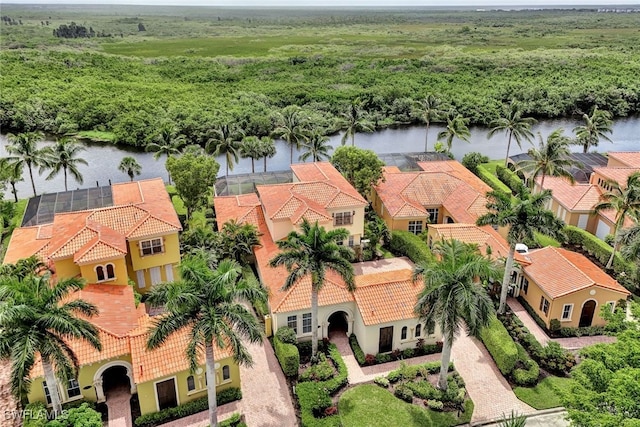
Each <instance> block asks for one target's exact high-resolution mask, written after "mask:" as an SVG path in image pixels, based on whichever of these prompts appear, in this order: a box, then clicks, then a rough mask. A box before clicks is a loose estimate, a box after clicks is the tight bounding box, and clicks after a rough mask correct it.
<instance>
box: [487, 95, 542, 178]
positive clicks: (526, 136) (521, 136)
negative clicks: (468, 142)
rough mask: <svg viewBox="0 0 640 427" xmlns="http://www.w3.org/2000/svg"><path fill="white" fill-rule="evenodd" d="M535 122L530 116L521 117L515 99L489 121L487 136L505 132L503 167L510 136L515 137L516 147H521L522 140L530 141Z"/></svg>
mask: <svg viewBox="0 0 640 427" xmlns="http://www.w3.org/2000/svg"><path fill="white" fill-rule="evenodd" d="M535 122H536V119H534V118H532V117H522V109H521V108H520V105H519V104H518V103H517V102H516V101H515V100H513V101H511V103H510V104H509V107H508V108H505V109H504V115H503V116H502V117H500V118H499V119H497V120H494V121H493V122H491V130H490V131H489V133H488V134H487V138H491V137H493V136H494V135H495V134H496V133H501V132H505V133H506V134H507V137H508V139H507V155H506V156H505V157H504V167H507V162H508V161H509V150H510V149H511V138H515V140H516V143H517V144H518V147H520V148H522V141H523V140H526V141H529V142H531V138H533V133H532V132H531V126H532V125H533V124H534V123H535Z"/></svg>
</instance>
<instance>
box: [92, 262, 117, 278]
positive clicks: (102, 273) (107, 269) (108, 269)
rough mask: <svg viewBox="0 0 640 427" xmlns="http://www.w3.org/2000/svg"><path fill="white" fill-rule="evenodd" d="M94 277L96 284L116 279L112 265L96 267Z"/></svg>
mask: <svg viewBox="0 0 640 427" xmlns="http://www.w3.org/2000/svg"><path fill="white" fill-rule="evenodd" d="M96 277H97V278H98V282H103V281H105V280H111V279H115V278H116V268H115V266H114V265H113V264H107V265H96Z"/></svg>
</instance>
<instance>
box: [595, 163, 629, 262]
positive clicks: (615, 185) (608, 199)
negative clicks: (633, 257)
mask: <svg viewBox="0 0 640 427" xmlns="http://www.w3.org/2000/svg"><path fill="white" fill-rule="evenodd" d="M607 185H609V188H611V190H609V191H607V192H606V193H604V194H603V195H602V201H601V202H600V203H598V204H597V205H595V207H594V208H593V209H594V211H595V212H600V211H602V210H605V209H613V210H615V211H616V223H615V227H614V229H613V235H614V237H615V242H614V244H613V251H612V252H611V257H609V261H607V266H606V268H611V266H612V265H613V259H614V257H615V253H616V251H617V250H618V248H619V247H620V242H619V241H618V240H619V239H618V231H619V230H620V229H622V225H623V224H624V220H625V218H626V217H627V215H629V216H631V217H633V218H635V219H638V217H640V172H635V173H633V174H631V175H629V176H628V177H627V182H626V185H622V184H620V183H619V182H617V181H613V180H607Z"/></svg>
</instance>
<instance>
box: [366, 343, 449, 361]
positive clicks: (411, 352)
mask: <svg viewBox="0 0 640 427" xmlns="http://www.w3.org/2000/svg"><path fill="white" fill-rule="evenodd" d="M360 351H362V350H360ZM440 352H442V341H438V342H436V343H435V344H425V343H424V339H422V338H421V339H419V340H418V341H417V342H416V347H415V348H405V349H404V350H400V349H399V348H396V349H395V350H393V351H392V352H391V353H377V354H376V355H373V354H367V355H365V356H364V363H361V364H360V366H370V365H377V364H380V363H387V362H391V361H394V360H404V359H410V358H412V357H418V356H426V355H428V354H435V353H440ZM354 355H355V351H354ZM356 360H358V356H356ZM359 362H360V361H359V360H358V363H359Z"/></svg>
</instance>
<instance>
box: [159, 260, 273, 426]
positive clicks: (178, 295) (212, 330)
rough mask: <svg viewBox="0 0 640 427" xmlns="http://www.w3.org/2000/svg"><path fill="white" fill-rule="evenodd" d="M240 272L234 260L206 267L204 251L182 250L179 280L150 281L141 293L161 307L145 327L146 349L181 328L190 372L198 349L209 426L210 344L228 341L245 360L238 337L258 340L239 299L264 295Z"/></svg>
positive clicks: (212, 392) (212, 412) (213, 413)
mask: <svg viewBox="0 0 640 427" xmlns="http://www.w3.org/2000/svg"><path fill="white" fill-rule="evenodd" d="M241 272H242V269H241V267H240V265H239V264H238V263H236V262H235V261H229V260H225V261H222V262H220V263H219V264H218V267H217V269H215V270H211V269H210V268H209V266H208V264H207V259H206V258H205V257H195V256H188V257H185V258H184V259H183V260H182V263H181V265H180V277H182V280H181V281H178V282H173V283H162V284H159V285H157V286H155V287H153V288H152V289H151V292H150V293H149V297H148V299H147V304H150V305H152V306H155V307H164V308H165V310H166V314H165V315H164V316H162V317H159V318H158V320H156V321H155V322H154V325H153V328H152V329H151V330H150V333H149V339H148V341H147V347H148V348H149V349H154V348H158V347H160V346H162V345H163V344H164V343H165V342H166V341H167V340H168V339H169V337H170V336H171V335H174V334H176V333H179V332H181V331H187V332H188V334H189V342H188V344H187V347H186V349H185V355H186V357H187V360H189V366H190V369H191V371H192V372H193V371H195V370H196V369H197V368H198V364H199V363H198V359H199V357H198V356H201V355H202V350H203V349H204V356H205V367H206V379H207V394H208V401H209V423H210V424H211V426H212V427H215V426H217V425H218V418H217V409H218V408H217V404H216V377H215V364H216V359H215V354H214V350H215V348H226V347H227V346H231V349H232V350H233V357H234V360H235V361H237V362H239V363H241V364H245V365H248V366H251V365H252V364H253V360H252V357H251V354H249V352H248V351H247V349H246V347H245V346H244V344H243V340H249V342H251V343H258V342H262V333H261V329H260V325H259V324H258V322H257V321H256V318H255V317H254V316H253V315H252V314H251V312H250V311H249V310H248V309H247V308H246V307H245V306H244V305H243V304H242V302H241V301H250V302H251V301H257V300H262V301H264V300H265V299H266V293H265V291H264V289H263V288H261V287H259V286H258V287H256V286H252V285H250V284H249V283H247V282H246V281H245V280H241Z"/></svg>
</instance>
